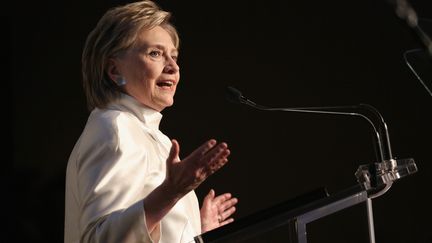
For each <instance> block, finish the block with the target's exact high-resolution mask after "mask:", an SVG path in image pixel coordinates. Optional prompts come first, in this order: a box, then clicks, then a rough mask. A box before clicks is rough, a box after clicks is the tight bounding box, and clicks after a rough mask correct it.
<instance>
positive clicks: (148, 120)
mask: <svg viewBox="0 0 432 243" xmlns="http://www.w3.org/2000/svg"><path fill="white" fill-rule="evenodd" d="M117 107H119V108H120V107H121V108H123V109H122V110H124V109H126V110H127V111H129V112H131V113H132V114H134V115H135V116H136V117H137V118H138V119H140V120H141V121H142V122H143V123H144V124H146V125H147V126H148V127H149V128H150V129H153V130H155V131H158V130H159V124H160V122H161V120H162V114H161V113H160V112H158V111H156V110H154V109H152V108H150V107H147V106H145V105H143V104H141V103H139V102H138V101H137V100H136V99H135V98H133V97H132V96H129V95H126V94H122V95H121V96H120V98H119V99H118V100H117V101H116V102H114V103H112V104H110V105H108V109H116V108H117Z"/></svg>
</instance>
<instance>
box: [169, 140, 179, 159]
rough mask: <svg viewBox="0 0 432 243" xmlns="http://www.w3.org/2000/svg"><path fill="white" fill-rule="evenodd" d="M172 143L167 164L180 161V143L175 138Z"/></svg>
mask: <svg viewBox="0 0 432 243" xmlns="http://www.w3.org/2000/svg"><path fill="white" fill-rule="evenodd" d="M171 143H172V146H171V149H170V152H169V155H168V158H167V164H169V165H171V164H174V163H178V162H180V160H179V159H178V157H179V154H180V145H179V144H178V142H177V140H175V139H173V140H171Z"/></svg>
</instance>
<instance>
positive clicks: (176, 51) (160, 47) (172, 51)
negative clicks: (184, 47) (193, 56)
mask: <svg viewBox="0 0 432 243" xmlns="http://www.w3.org/2000/svg"><path fill="white" fill-rule="evenodd" d="M143 47H144V48H151V47H156V48H158V49H162V50H164V51H166V50H167V48H166V47H165V46H164V45H161V44H153V45H148V44H144V45H143ZM171 53H175V54H177V55H178V53H179V51H178V50H177V48H173V49H172V50H171Z"/></svg>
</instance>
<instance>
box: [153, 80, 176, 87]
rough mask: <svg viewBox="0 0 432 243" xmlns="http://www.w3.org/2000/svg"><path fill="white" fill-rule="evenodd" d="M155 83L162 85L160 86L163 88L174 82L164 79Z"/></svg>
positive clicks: (170, 85) (172, 84)
mask: <svg viewBox="0 0 432 243" xmlns="http://www.w3.org/2000/svg"><path fill="white" fill-rule="evenodd" d="M156 85H157V86H159V87H162V88H164V87H166V88H170V87H172V86H174V82H173V81H170V80H164V81H159V82H157V83H156Z"/></svg>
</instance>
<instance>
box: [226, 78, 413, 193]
mask: <svg viewBox="0 0 432 243" xmlns="http://www.w3.org/2000/svg"><path fill="white" fill-rule="evenodd" d="M225 97H226V99H227V100H228V101H230V102H233V103H237V104H245V105H248V106H250V107H253V108H255V109H258V110H265V111H286V112H301V113H317V114H330V115H348V116H358V117H361V118H363V119H365V120H366V121H367V122H368V123H369V124H370V125H371V126H372V128H373V130H374V135H375V139H376V141H375V146H376V149H375V152H376V156H377V159H378V161H379V163H371V164H370V165H363V166H360V167H359V169H358V171H357V172H356V176H357V179H358V181H359V182H360V183H361V184H362V185H363V186H364V187H365V188H366V189H372V188H373V189H378V184H381V185H380V186H382V185H383V184H384V185H385V188H384V190H379V189H378V193H376V194H374V196H375V197H376V196H379V195H382V194H383V193H385V192H386V191H387V190H388V189H389V188H390V186H391V184H392V182H393V181H394V180H396V179H399V178H401V177H403V176H405V175H409V174H412V173H414V172H416V171H417V166H416V165H415V163H414V160H413V159H405V160H398V161H396V160H395V159H393V156H392V151H391V146H390V139H389V134H388V129H387V124H386V123H385V121H384V118H383V117H382V115H381V114H380V112H379V111H378V110H377V109H376V108H374V107H373V106H371V105H368V104H359V105H352V106H322V107H294V108H277V107H267V106H263V105H260V104H257V103H255V102H253V101H251V100H250V99H248V98H246V97H245V96H243V94H242V92H241V91H239V90H238V89H236V88H234V87H232V86H228V87H227V88H226V93H225Z"/></svg>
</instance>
